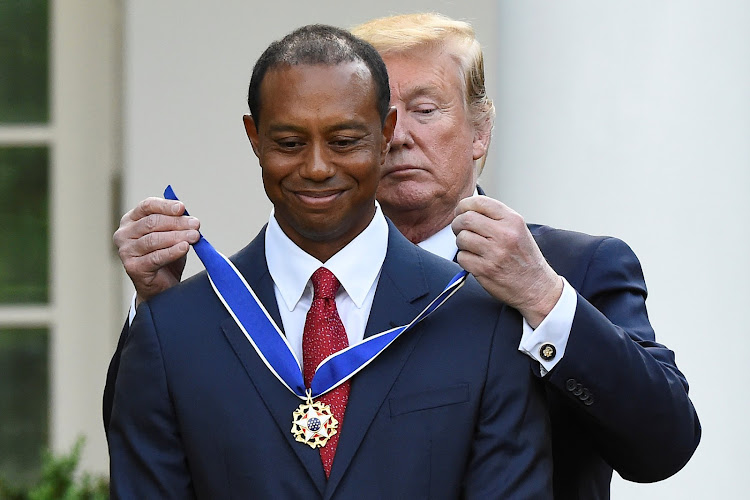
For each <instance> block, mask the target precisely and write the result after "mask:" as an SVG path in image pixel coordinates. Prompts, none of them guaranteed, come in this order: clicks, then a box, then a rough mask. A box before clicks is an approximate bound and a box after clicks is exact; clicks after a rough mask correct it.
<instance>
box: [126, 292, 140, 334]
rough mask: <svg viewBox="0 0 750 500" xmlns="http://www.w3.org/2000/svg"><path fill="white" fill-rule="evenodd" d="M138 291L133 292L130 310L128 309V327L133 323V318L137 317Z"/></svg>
mask: <svg viewBox="0 0 750 500" xmlns="http://www.w3.org/2000/svg"><path fill="white" fill-rule="evenodd" d="M136 295H138V294H137V293H134V294H133V300H131V301H130V311H128V328H130V325H132V324H133V318H135V297H136Z"/></svg>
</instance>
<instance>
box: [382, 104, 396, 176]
mask: <svg viewBox="0 0 750 500" xmlns="http://www.w3.org/2000/svg"><path fill="white" fill-rule="evenodd" d="M396 119H397V113H396V106H391V107H390V108H388V114H387V115H386V116H385V122H384V123H383V143H382V145H381V149H380V164H381V165H382V164H383V163H385V156H386V155H387V154H388V151H390V149H391V141H392V140H393V131H394V130H396Z"/></svg>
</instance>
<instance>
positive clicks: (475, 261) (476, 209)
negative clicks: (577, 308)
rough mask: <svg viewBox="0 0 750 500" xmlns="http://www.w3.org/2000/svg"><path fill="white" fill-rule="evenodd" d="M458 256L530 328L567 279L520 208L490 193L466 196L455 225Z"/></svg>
mask: <svg viewBox="0 0 750 500" xmlns="http://www.w3.org/2000/svg"><path fill="white" fill-rule="evenodd" d="M451 229H453V232H454V233H455V234H456V245H457V246H458V250H459V251H458V255H457V261H458V263H459V264H460V265H461V267H463V268H464V269H466V270H467V271H469V272H470V273H471V274H473V275H474V276H475V277H476V278H477V281H479V283H480V284H481V285H482V286H483V287H484V289H485V290H487V291H488V292H489V293H490V294H491V295H492V296H493V297H495V298H496V299H498V300H501V301H503V302H505V303H506V304H508V305H510V306H512V307H514V308H516V309H518V311H519V312H520V313H521V314H522V315H523V317H524V318H526V321H527V322H528V323H529V325H531V327H532V328H536V327H537V326H539V324H540V323H541V322H542V320H544V318H545V317H546V316H547V314H549V312H550V311H551V310H552V308H553V307H554V306H555V304H556V303H557V301H558V299H559V298H560V295H561V294H562V289H563V283H562V279H561V278H560V276H558V274H557V273H556V272H555V271H554V270H553V269H552V267H550V265H549V264H548V263H547V261H546V260H545V259H544V256H543V255H542V252H541V251H540V250H539V247H538V246H537V244H536V242H535V241H534V238H533V236H531V233H530V232H529V229H528V228H527V227H526V223H525V222H524V220H523V217H521V216H520V215H519V214H518V213H516V212H514V211H513V210H511V209H510V208H508V207H507V206H505V205H504V204H503V203H501V202H499V201H497V200H494V199H492V198H488V197H487V196H473V197H471V198H465V199H463V200H461V202H459V204H458V206H457V207H456V218H455V219H454V220H453V224H451Z"/></svg>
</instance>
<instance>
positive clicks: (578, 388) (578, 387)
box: [573, 384, 583, 396]
mask: <svg viewBox="0 0 750 500" xmlns="http://www.w3.org/2000/svg"><path fill="white" fill-rule="evenodd" d="M573 394H575V395H576V396H580V395H581V394H583V386H582V385H581V384H576V387H575V389H574V390H573Z"/></svg>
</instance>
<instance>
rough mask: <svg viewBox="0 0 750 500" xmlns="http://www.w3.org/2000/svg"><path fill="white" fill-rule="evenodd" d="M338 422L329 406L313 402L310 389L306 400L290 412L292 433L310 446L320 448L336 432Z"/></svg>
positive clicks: (295, 437)
mask: <svg viewBox="0 0 750 500" xmlns="http://www.w3.org/2000/svg"><path fill="white" fill-rule="evenodd" d="M338 426H339V422H338V420H336V417H334V416H333V413H331V407H330V406H328V405H327V404H325V403H322V402H320V401H317V402H313V400H312V398H311V397H310V390H309V389H308V391H307V402H306V403H302V404H300V405H299V406H298V407H297V409H296V410H294V413H293V414H292V435H293V436H294V439H296V440H297V441H299V442H300V443H305V444H306V445H309V446H310V448H313V449H314V448H322V447H323V446H325V445H326V443H327V442H328V439H329V438H330V437H331V436H333V435H334V434H336V428H338Z"/></svg>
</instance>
